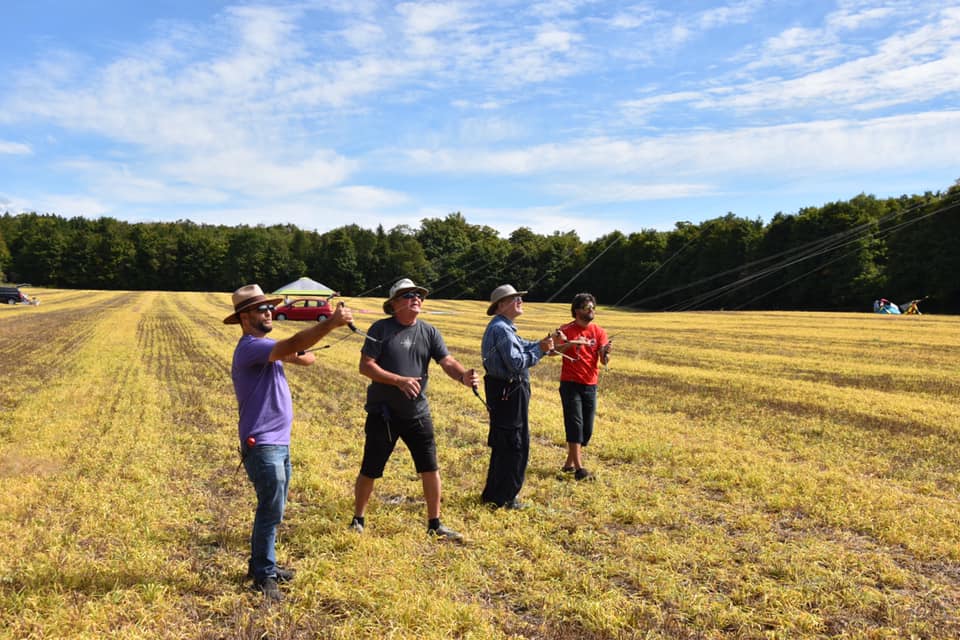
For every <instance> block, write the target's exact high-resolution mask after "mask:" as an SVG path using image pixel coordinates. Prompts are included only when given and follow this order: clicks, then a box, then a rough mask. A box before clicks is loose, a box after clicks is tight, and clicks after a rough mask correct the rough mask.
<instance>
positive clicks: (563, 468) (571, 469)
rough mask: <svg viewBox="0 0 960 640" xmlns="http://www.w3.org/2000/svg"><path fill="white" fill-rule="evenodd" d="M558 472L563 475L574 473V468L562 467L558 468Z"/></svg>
mask: <svg viewBox="0 0 960 640" xmlns="http://www.w3.org/2000/svg"><path fill="white" fill-rule="evenodd" d="M560 471H563V472H564V473H573V472H574V471H576V468H575V467H573V466H569V467H568V466H566V465H564V466H563V467H561V468H560Z"/></svg>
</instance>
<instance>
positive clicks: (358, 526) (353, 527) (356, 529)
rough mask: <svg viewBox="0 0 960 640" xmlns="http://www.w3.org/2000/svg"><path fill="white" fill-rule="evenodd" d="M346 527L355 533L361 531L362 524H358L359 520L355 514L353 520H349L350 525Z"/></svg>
mask: <svg viewBox="0 0 960 640" xmlns="http://www.w3.org/2000/svg"><path fill="white" fill-rule="evenodd" d="M347 529H349V530H350V531H354V532H356V533H363V525H362V524H360V521H359V520H357V518H356V516H354V518H353V520H351V521H350V526H349V527H347Z"/></svg>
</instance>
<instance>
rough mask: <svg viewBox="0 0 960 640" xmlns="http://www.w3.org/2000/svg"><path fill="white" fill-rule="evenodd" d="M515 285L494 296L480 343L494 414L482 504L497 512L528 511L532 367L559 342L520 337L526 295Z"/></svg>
mask: <svg viewBox="0 0 960 640" xmlns="http://www.w3.org/2000/svg"><path fill="white" fill-rule="evenodd" d="M525 293H527V292H526V291H517V290H516V289H514V288H513V285H509V284H505V285H501V286H499V287H497V288H496V289H494V290H493V293H491V294H490V306H489V307H488V308H487V315H488V316H494V317H493V319H492V320H491V321H490V323H489V324H488V325H487V329H486V331H484V333H483V340H482V341H481V343H480V349H481V353H482V355H483V366H484V368H485V369H486V375H485V376H484V377H483V384H484V390H485V391H486V396H487V408H488V409H489V411H490V433H489V435H488V437H487V445H488V446H489V447H490V467H489V469H488V470H487V483H486V486H485V487H484V489H483V493H482V494H481V497H480V499H481V500H482V501H483V502H485V503H488V504H490V505H492V506H494V507H506V508H507V509H522V508H524V507H525V506H526V505H524V504H523V503H521V502H518V501H517V495H518V494H519V493H520V489H521V488H522V487H523V480H524V476H525V475H526V472H527V460H528V458H529V455H530V425H529V421H528V412H529V408H530V367H532V366H534V365H535V364H537V363H538V362H539V361H540V359H541V358H542V357H543V356H544V355H545V354H547V353H549V352H551V351H553V338H552V336H547V337H546V338H544V339H543V340H540V341H539V342H537V341H535V340H524V339H523V338H521V337H520V336H518V335H517V327H516V326H515V325H514V324H513V321H514V320H515V319H516V318H517V317H519V316H520V315H521V314H522V313H523V297H522V296H523V295H524V294H525Z"/></svg>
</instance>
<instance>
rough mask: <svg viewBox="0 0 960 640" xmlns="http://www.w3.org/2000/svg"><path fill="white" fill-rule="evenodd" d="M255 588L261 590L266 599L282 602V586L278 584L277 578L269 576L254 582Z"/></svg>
mask: <svg viewBox="0 0 960 640" xmlns="http://www.w3.org/2000/svg"><path fill="white" fill-rule="evenodd" d="M253 589H254V590H255V591H259V592H261V593H262V594H263V599H264V600H269V601H271V602H280V601H281V600H283V594H282V593H280V587H278V586H277V580H276V578H273V577H268V578H264V579H263V580H260V581H259V582H254V583H253Z"/></svg>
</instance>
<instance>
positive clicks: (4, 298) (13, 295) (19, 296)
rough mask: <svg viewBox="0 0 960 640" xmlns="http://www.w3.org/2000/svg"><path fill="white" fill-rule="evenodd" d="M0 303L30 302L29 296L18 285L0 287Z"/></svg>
mask: <svg viewBox="0 0 960 640" xmlns="http://www.w3.org/2000/svg"><path fill="white" fill-rule="evenodd" d="M0 303H6V304H19V303H23V304H30V298H28V297H27V296H26V295H24V294H23V292H21V291H20V288H19V287H0Z"/></svg>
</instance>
